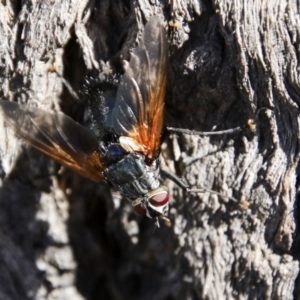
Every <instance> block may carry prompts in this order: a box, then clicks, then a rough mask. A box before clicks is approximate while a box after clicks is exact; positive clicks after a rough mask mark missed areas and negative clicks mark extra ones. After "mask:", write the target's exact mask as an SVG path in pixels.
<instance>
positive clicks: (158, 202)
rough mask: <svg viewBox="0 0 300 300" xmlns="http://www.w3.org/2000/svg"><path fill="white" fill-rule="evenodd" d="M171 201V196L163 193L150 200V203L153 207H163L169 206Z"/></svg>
mask: <svg viewBox="0 0 300 300" xmlns="http://www.w3.org/2000/svg"><path fill="white" fill-rule="evenodd" d="M168 201H169V194H168V193H166V192H161V193H158V194H156V195H153V196H152V197H151V198H150V199H149V202H150V203H151V204H152V205H153V206H163V205H165V204H167V203H168Z"/></svg>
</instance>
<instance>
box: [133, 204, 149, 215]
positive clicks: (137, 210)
mask: <svg viewBox="0 0 300 300" xmlns="http://www.w3.org/2000/svg"><path fill="white" fill-rule="evenodd" d="M133 211H134V213H135V214H136V215H138V216H145V215H146V208H145V206H144V205H143V204H142V203H140V204H138V205H136V206H134V207H133Z"/></svg>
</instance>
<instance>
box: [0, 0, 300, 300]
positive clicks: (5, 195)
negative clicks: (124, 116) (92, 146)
mask: <svg viewBox="0 0 300 300" xmlns="http://www.w3.org/2000/svg"><path fill="white" fill-rule="evenodd" d="M152 15H158V16H160V17H161V18H162V19H163V20H164V22H165V26H166V29H167V32H168V43H169V52H170V57H169V69H168V76H169V78H168V87H167V97H166V120H165V123H166V125H168V126H173V127H180V128H186V129H195V130H202V131H213V130H222V129H229V128H233V127H236V126H241V127H243V131H242V132H240V133H238V134H230V135H220V136H210V137H203V136H202V137H201V136H191V135H186V134H179V133H176V134H175V133H169V132H166V133H165V135H164V139H163V143H162V159H161V163H162V165H163V166H167V167H168V168H169V169H170V170H171V171H173V172H174V173H176V174H177V175H178V176H180V177H182V178H183V180H185V181H186V182H188V183H189V184H190V185H191V186H192V187H194V188H207V189H211V190H214V191H216V192H219V193H221V194H222V195H224V197H220V196H219V195H217V194H215V193H209V192H205V193H198V194H196V193H193V194H188V193H187V192H185V191H183V190H182V189H180V188H178V187H177V186H176V185H175V184H174V183H172V182H170V181H168V180H165V182H166V184H167V185H168V186H169V188H170V193H171V199H172V201H171V209H170V219H171V221H172V226H170V227H167V226H164V225H163V224H162V225H163V226H162V227H161V228H160V229H158V230H155V231H154V232H153V229H154V225H153V222H152V221H151V220H149V219H145V218H138V217H136V216H134V215H133V213H132V209H131V208H130V207H129V205H128V204H127V203H126V201H124V199H121V196H120V195H119V194H118V193H116V192H115V191H112V190H111V189H110V188H109V187H108V186H106V185H105V184H104V185H103V186H102V185H97V184H96V183H94V182H91V181H89V180H87V179H84V178H82V177H80V176H77V175H75V174H73V173H71V172H70V171H68V170H66V169H64V168H61V167H60V166H58V165H57V164H56V163H54V162H53V161H51V160H50V159H48V158H46V157H45V156H43V155H42V154H40V153H38V152H37V151H35V150H33V149H32V148H29V147H28V146H26V145H25V144H24V143H23V142H22V141H20V140H19V139H17V138H16V137H15V136H14V135H13V134H12V132H11V131H10V130H9V129H8V128H6V127H5V126H4V124H3V120H2V118H0V158H1V168H0V171H1V174H0V175H1V181H0V183H1V188H0V207H1V210H0V230H1V235H0V299H13V300H16V299H20V300H24V299H72V300H73V299H93V300H94V299H143V300H147V299H149V300H150V299H157V300H158V299H232V298H237V299H293V298H295V299H300V291H299V286H300V279H299V276H298V273H299V245H300V244H299V243H300V240H299V232H298V226H299V208H297V205H296V204H297V197H298V190H299V183H298V172H299V168H298V164H299V151H300V150H299V149H300V147H299V135H300V132H299V130H300V122H299V121H300V118H299V105H300V79H299V78H300V77H299V57H300V36H299V33H300V32H299V31H300V17H299V16H300V14H299V3H297V1H292V0H288V1H274V0H255V1H250V2H249V1H246V0H244V1H243V0H236V1H232V0H227V1H226V0H219V1H217V0H216V1H200V0H198V1H196V0H191V1H182V0H173V1H143V0H138V1H133V0H127V1H114V0H112V1H109V0H98V1H96V0H94V1H92V0H91V1H88V0H54V1H11V0H6V1H0V58H1V60H0V83H1V90H0V97H1V99H6V100H10V101H18V102H20V103H27V104H28V105H39V106H43V107H44V108H45V109H49V110H54V111H59V110H63V111H64V112H65V113H67V114H68V115H70V116H72V117H74V118H75V119H76V116H77V114H78V113H79V114H80V113H82V106H81V104H80V103H78V102H77V101H76V100H74V98H72V96H71V95H70V93H69V91H68V90H67V89H66V88H65V85H64V83H63V80H62V77H63V78H65V79H66V80H67V81H68V82H69V83H70V84H71V86H72V87H73V89H74V90H75V91H79V90H80V88H81V85H82V82H83V79H84V76H85V74H87V73H88V70H93V69H96V70H97V69H99V70H100V72H101V74H115V73H122V72H123V69H122V64H123V60H128V59H129V57H130V51H131V50H132V49H134V47H135V46H136V44H137V42H138V39H139V37H140V33H141V31H142V29H143V26H144V24H145V23H146V21H147V20H148V19H149V18H150V17H151V16H152ZM251 120H254V125H253V123H251ZM247 124H248V125H247ZM251 124H252V125H251ZM163 180H164V179H163ZM230 197H234V198H235V199H237V201H236V202H235V201H233V200H232V199H231V198H230Z"/></svg>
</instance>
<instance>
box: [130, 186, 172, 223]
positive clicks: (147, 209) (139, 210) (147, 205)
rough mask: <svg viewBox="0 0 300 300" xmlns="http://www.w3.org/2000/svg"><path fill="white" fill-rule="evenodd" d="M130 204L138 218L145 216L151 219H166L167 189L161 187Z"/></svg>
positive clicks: (167, 206)
mask: <svg viewBox="0 0 300 300" xmlns="http://www.w3.org/2000/svg"><path fill="white" fill-rule="evenodd" d="M131 204H132V206H133V210H134V212H135V213H136V214H137V215H139V216H147V217H149V218H151V219H155V218H156V219H157V218H163V219H166V215H167V213H168V210H169V193H168V188H167V187H166V186H164V185H161V186H159V187H158V188H157V189H154V190H152V191H150V192H148V193H147V194H145V195H143V196H142V197H139V198H137V199H136V200H133V201H132V202H131Z"/></svg>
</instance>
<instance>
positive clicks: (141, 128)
mask: <svg viewBox="0 0 300 300" xmlns="http://www.w3.org/2000/svg"><path fill="white" fill-rule="evenodd" d="M167 52H168V51H167V42H166V35H165V30H164V28H163V26H162V23H161V21H160V19H159V18H157V17H152V18H151V20H150V21H149V22H148V23H147V24H146V26H145V30H144V33H143V35H142V38H141V40H140V43H139V45H138V47H137V48H136V49H135V50H134V51H133V53H132V56H131V59H130V62H129V66H128V68H127V69H126V72H125V74H124V75H123V77H122V79H121V83H120V86H119V88H118V92H117V100H116V104H115V106H114V108H113V111H112V122H113V129H114V130H115V132H116V133H117V134H118V135H120V136H121V138H120V143H121V145H122V147H123V148H124V149H125V150H127V151H138V152H142V153H143V154H144V155H145V156H146V158H147V159H148V160H152V159H154V158H155V157H156V156H157V155H158V153H159V148H160V138H161V132H162V126H163V115H164V96H165V87H166V79H167V55H168V53H167Z"/></svg>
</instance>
